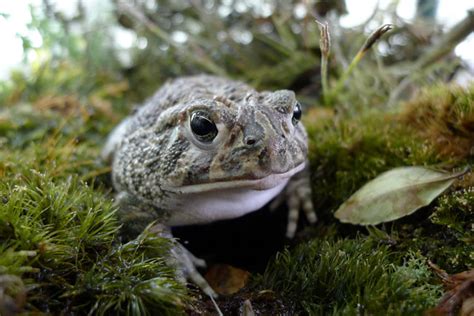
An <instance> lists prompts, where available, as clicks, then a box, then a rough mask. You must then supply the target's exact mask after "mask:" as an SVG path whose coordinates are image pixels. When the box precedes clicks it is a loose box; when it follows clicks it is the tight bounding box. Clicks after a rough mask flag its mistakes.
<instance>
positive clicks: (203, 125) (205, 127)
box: [190, 111, 217, 143]
mask: <svg viewBox="0 0 474 316" xmlns="http://www.w3.org/2000/svg"><path fill="white" fill-rule="evenodd" d="M190 125H191V130H192V132H193V134H194V136H196V138H197V139H198V140H199V141H201V142H203V143H210V142H212V141H213V140H214V138H216V136H217V127H216V124H215V123H214V122H213V121H212V120H211V119H210V118H209V116H208V114H207V113H205V112H201V111H197V112H194V113H193V114H192V115H191V124H190Z"/></svg>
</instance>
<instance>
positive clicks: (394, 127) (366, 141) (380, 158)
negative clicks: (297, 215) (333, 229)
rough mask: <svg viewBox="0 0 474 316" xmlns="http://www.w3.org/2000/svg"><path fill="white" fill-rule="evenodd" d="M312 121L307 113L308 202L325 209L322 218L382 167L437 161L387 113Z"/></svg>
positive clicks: (330, 213) (421, 141)
mask: <svg viewBox="0 0 474 316" xmlns="http://www.w3.org/2000/svg"><path fill="white" fill-rule="evenodd" d="M312 120H314V121H313V122H312ZM316 120H317V116H316V117H314V116H311V117H310V119H309V120H308V121H306V126H307V129H308V134H309V142H310V151H309V159H310V164H311V167H312V176H313V180H312V183H313V200H314V201H315V204H316V207H317V209H318V210H322V211H323V212H324V210H327V211H326V212H328V213H326V215H325V216H326V219H329V218H331V217H332V212H333V211H334V210H335V208H336V207H337V206H339V205H340V204H341V203H342V202H344V201H345V200H346V199H347V198H349V196H350V195H351V194H352V193H354V192H355V191H356V190H358V189H359V188H360V187H361V186H362V185H363V184H364V183H366V182H367V181H369V180H370V179H373V178H375V177H376V176H377V175H378V174H380V173H382V172H384V171H386V170H389V169H392V168H394V167H398V166H410V165H434V164H438V163H440V162H441V160H440V158H439V157H438V156H437V155H436V153H434V152H433V151H432V150H431V148H430V147H429V146H427V144H426V143H425V142H424V141H423V140H422V139H419V138H416V137H414V135H413V133H412V132H411V131H409V130H407V129H406V128H405V126H402V125H400V124H399V122H398V121H397V120H396V119H395V117H394V116H393V115H388V114H384V113H380V112H370V113H367V114H364V115H362V116H360V117H356V118H349V119H339V120H336V119H335V118H333V117H331V118H328V119H326V120H324V121H316ZM322 215H323V216H324V214H322Z"/></svg>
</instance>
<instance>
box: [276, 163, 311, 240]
mask: <svg viewBox="0 0 474 316" xmlns="http://www.w3.org/2000/svg"><path fill="white" fill-rule="evenodd" d="M308 166H309V165H308V163H307V164H306V168H305V169H303V171H301V172H299V173H298V174H296V175H294V176H293V177H292V178H291V179H290V181H289V182H288V184H287V185H286V187H285V189H283V191H282V192H281V193H280V195H279V196H278V197H277V198H276V199H275V200H273V202H272V203H271V204H270V209H276V208H277V207H278V206H279V205H280V204H282V203H285V202H286V204H287V206H288V224H287V228H286V237H287V238H293V237H294V236H295V233H296V229H297V226H298V219H299V215H300V210H303V212H304V213H305V215H306V219H307V220H308V222H309V223H310V224H314V223H316V221H317V220H318V218H317V216H316V212H315V210H314V206H313V201H312V198H311V181H310V174H309V168H308Z"/></svg>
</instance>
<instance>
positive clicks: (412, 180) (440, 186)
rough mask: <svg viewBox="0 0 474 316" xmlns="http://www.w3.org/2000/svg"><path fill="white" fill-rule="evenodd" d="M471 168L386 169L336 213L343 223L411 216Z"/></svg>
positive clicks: (368, 222)
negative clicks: (452, 171) (460, 169)
mask: <svg viewBox="0 0 474 316" xmlns="http://www.w3.org/2000/svg"><path fill="white" fill-rule="evenodd" d="M466 172H467V170H464V171H461V172H457V173H446V172H442V171H436V170H432V169H428V168H425V167H401V168H395V169H392V170H390V171H387V172H385V173H382V174H381V175H379V176H378V177H377V178H375V179H373V180H372V181H370V182H368V183H367V184H365V185H364V186H363V187H362V188H360V189H359V190H358V191H357V192H356V193H354V194H353V195H352V196H351V197H350V198H349V199H348V200H347V201H346V202H344V203H343V204H342V205H341V206H340V207H339V209H338V210H337V211H336V213H335V214H334V216H335V217H336V218H338V219H339V220H340V221H341V222H343V223H352V224H360V225H377V224H380V223H383V222H389V221H393V220H396V219H399V218H401V217H404V216H407V215H410V214H412V213H413V212H415V211H416V210H418V209H419V208H421V207H423V206H426V205H428V204H430V203H431V202H432V201H433V200H434V199H435V198H436V197H437V196H438V195H440V194H441V193H443V192H444V191H445V190H446V189H447V188H448V187H449V186H450V185H451V184H452V183H453V182H454V180H456V178H457V177H460V176H462V175H463V174H465V173H466Z"/></svg>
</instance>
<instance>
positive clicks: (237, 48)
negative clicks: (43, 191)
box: [0, 0, 474, 103]
mask: <svg viewBox="0 0 474 316" xmlns="http://www.w3.org/2000/svg"><path fill="white" fill-rule="evenodd" d="M473 7H474V4H473V2H472V1H470V0H459V1H456V2H455V4H453V2H452V1H448V0H418V1H415V0H399V1H392V0H381V1H376V0H371V1H365V2H364V4H363V5H361V4H360V2H358V1H355V0H346V1H344V0H334V1H320V0H306V1H280V0H252V1H249V0H247V1H232V0H180V1H166V0H136V1H119V0H108V1H98V0H79V1H55V0H28V1H5V0H4V1H2V3H1V4H0V28H1V30H2V31H1V33H0V40H1V43H2V46H3V49H2V58H1V59H0V80H1V81H2V83H1V84H0V98H3V99H4V100H5V98H7V97H8V100H7V102H8V103H11V102H15V101H18V100H21V99H25V98H26V99H27V100H28V101H32V100H34V98H35V96H34V93H32V92H31V91H29V92H28V93H27V94H28V96H26V95H25V94H24V93H23V92H25V91H22V90H21V86H25V85H28V86H31V85H32V84H35V85H37V88H38V89H37V90H38V91H39V90H41V89H43V88H45V86H44V85H46V86H48V85H51V86H52V85H53V84H55V85H56V88H59V87H61V89H62V90H61V92H63V93H68V92H74V93H79V94H82V93H84V92H85V91H89V92H90V89H93V87H89V84H92V83H93V82H95V83H96V84H97V80H100V78H102V79H103V80H109V79H105V77H107V76H111V77H112V78H114V80H116V81H120V80H121V79H124V82H126V84H127V88H125V87H124V86H122V88H123V89H125V90H127V91H128V95H129V96H131V97H132V99H133V100H142V99H143V98H144V97H146V96H148V95H150V94H151V93H152V92H153V91H154V90H155V89H156V87H157V86H158V85H159V84H160V83H161V82H162V81H163V80H165V79H166V78H169V77H174V76H178V75H182V74H190V73H201V72H208V73H215V74H219V75H228V76H231V77H236V78H239V79H243V80H245V81H250V82H251V83H252V84H253V85H255V86H257V87H259V88H275V87H288V88H291V89H294V90H296V91H297V92H299V94H300V95H302V98H306V101H307V102H310V103H314V102H316V101H317V100H318V98H319V97H320V94H319V92H318V91H319V90H320V86H319V85H320V81H321V80H320V75H319V73H320V71H319V63H320V62H319V60H320V52H319V30H318V26H317V24H316V23H315V21H314V20H315V17H316V18H318V19H319V20H321V21H327V22H328V23H329V27H330V33H331V37H332V45H331V59H330V64H329V72H330V74H329V78H330V79H329V80H330V83H331V78H333V79H334V78H337V77H338V75H340V74H341V73H342V72H343V70H344V69H345V68H347V66H348V64H349V62H350V60H351V59H352V57H354V56H355V54H356V53H357V51H358V49H359V48H360V47H361V45H362V44H363V42H364V40H365V39H366V37H367V35H368V34H370V33H371V32H373V31H374V30H375V29H376V28H377V27H379V26H381V25H382V24H385V23H391V24H393V25H394V26H395V28H394V30H393V31H391V32H390V33H389V34H388V35H387V36H386V37H385V38H384V39H383V40H382V41H380V42H379V44H378V45H377V46H376V48H375V52H376V53H375V54H371V55H372V56H371V57H370V58H366V59H372V62H373V63H372V64H370V62H366V63H365V64H362V65H361V66H359V69H360V71H361V72H359V73H357V72H356V73H354V76H357V77H358V78H362V77H365V78H364V79H362V80H361V81H362V82H364V84H367V82H371V83H369V86H370V87H374V94H375V95H382V94H384V95H390V93H392V94H394V93H393V90H397V88H399V87H398V83H400V82H401V81H402V79H403V78H405V77H406V76H407V75H408V74H410V73H411V72H413V71H423V72H424V71H427V72H426V73H423V76H421V75H420V76H418V78H412V79H414V80H411V81H416V80H435V78H436V80H455V81H457V82H458V83H461V84H463V85H465V84H466V83H467V82H469V81H470V80H472V78H473V76H472V73H473V67H474V54H473V53H472V52H473V51H474V34H472V12H471V19H470V22H469V21H468V22H466V23H467V25H464V29H461V30H458V32H457V33H455V34H448V35H449V36H451V37H450V38H449V36H444V37H443V35H445V34H447V33H449V30H452V29H453V28H454V27H455V26H456V25H457V24H460V23H462V21H463V20H464V21H466V19H467V20H469V18H468V12H469V10H471V9H472V8H473ZM461 28H462V27H461ZM446 37H448V39H446ZM436 45H438V47H437V49H438V50H439V51H438V52H436V51H435V56H434V57H433V56H431V57H430V56H426V54H428V55H429V54H433V50H435V49H432V46H436ZM446 48H447V49H446ZM430 50H431V51H430ZM424 55H425V57H424V58H425V60H424V61H423V60H422V61H421V62H420V59H422V58H423V56H424ZM445 57H447V59H446V58H445ZM442 58H445V59H442ZM440 60H443V63H442V64H441V63H439V61H440ZM447 60H449V62H448V63H446V61H447ZM417 61H418V64H416V65H415V63H416V62H417ZM372 67H376V68H377V70H376V71H375V72H378V73H380V74H381V75H380V76H377V77H376V78H375V77H373V76H369V77H370V78H367V76H365V75H364V72H365V73H366V74H367V73H371V74H374V72H373V71H372ZM382 67H384V69H383V70H382ZM80 70H87V73H88V76H82V78H83V80H85V81H82V82H78V81H80V79H78V78H76V79H74V78H69V76H70V75H71V73H73V72H74V71H80ZM12 71H13V74H12ZM48 71H53V72H55V73H56V74H61V73H63V71H64V72H65V74H64V76H66V77H68V79H67V80H66V79H65V78H63V79H61V78H55V79H52V81H49V79H48V80H43V79H45V78H46V77H48V76H47V72H48ZM66 73H67V74H66ZM433 74H435V78H433V77H431V78H430V75H433ZM104 76H105V77H104ZM89 77H90V78H89ZM119 77H120V78H119ZM21 78H23V79H24V80H23V79H21ZM33 78H36V79H33ZM421 78H423V79H421ZM31 80H34V83H33V82H32V81H31ZM65 81H66V82H65ZM41 84H44V85H43V86H41ZM352 84H354V90H355V91H356V90H357V89H359V90H360V89H366V87H365V86H364V85H361V84H356V83H354V82H352ZM374 84H376V86H374ZM13 85H15V86H14V87H13ZM40 86H41V87H40ZM406 86H407V85H404V87H403V89H398V90H403V92H400V91H398V90H397V93H395V94H396V95H395V96H392V99H393V98H398V97H399V95H404V94H405V93H404V91H405V90H406ZM50 88H51V89H53V87H50ZM12 89H14V90H15V91H14V93H12ZM48 89H49V88H48ZM84 89H85V90H84ZM375 90H376V91H375ZM0 100H1V99H0ZM333 101H335V102H342V103H344V101H343V100H333ZM361 101H362V102H365V101H364V100H361ZM380 102H382V100H380Z"/></svg>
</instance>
